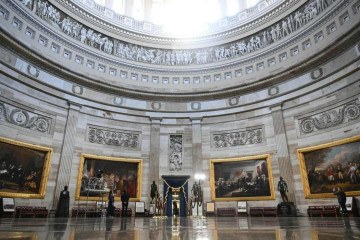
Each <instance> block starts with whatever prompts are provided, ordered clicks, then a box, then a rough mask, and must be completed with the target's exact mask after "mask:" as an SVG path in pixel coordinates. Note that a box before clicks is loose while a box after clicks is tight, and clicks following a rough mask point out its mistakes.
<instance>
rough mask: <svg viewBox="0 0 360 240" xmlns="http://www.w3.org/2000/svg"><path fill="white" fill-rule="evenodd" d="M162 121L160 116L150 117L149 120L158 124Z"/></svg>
mask: <svg viewBox="0 0 360 240" xmlns="http://www.w3.org/2000/svg"><path fill="white" fill-rule="evenodd" d="M161 121H162V118H161V117H150V122H151V124H158V125H160V123H161Z"/></svg>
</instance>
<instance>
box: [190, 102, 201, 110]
mask: <svg viewBox="0 0 360 240" xmlns="http://www.w3.org/2000/svg"><path fill="white" fill-rule="evenodd" d="M200 109H201V103H200V102H192V103H191V110H193V111H198V110H200Z"/></svg>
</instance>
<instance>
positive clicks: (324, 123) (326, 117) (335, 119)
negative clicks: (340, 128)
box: [298, 100, 360, 135]
mask: <svg viewBox="0 0 360 240" xmlns="http://www.w3.org/2000/svg"><path fill="white" fill-rule="evenodd" d="M358 119H360V101H359V100H355V101H352V102H348V103H345V104H343V105H340V106H337V107H334V108H332V109H329V110H326V111H323V112H320V113H316V114H314V115H311V116H308V117H305V118H299V119H298V123H299V129H300V134H301V135H304V134H308V133H312V132H316V131H320V130H324V129H327V128H331V127H334V126H337V125H340V124H344V123H347V122H350V121H353V120H358Z"/></svg>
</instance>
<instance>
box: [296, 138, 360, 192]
mask: <svg viewBox="0 0 360 240" xmlns="http://www.w3.org/2000/svg"><path fill="white" fill-rule="evenodd" d="M297 155H298V160H299V166H300V173H301V178H302V183H303V187H304V195H305V198H307V199H316V198H335V197H336V196H335V195H334V194H333V188H334V187H341V188H342V189H343V190H344V191H345V192H346V195H347V196H358V195H360V135H357V136H354V137H350V138H346V139H341V140H338V141H333V142H329V143H325V144H321V145H317V146H311V147H305V148H300V149H298V150H297Z"/></svg>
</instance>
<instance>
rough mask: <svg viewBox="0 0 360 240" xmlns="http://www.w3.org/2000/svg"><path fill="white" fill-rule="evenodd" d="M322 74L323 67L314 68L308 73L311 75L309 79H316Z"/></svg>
mask: <svg viewBox="0 0 360 240" xmlns="http://www.w3.org/2000/svg"><path fill="white" fill-rule="evenodd" d="M323 74H324V71H323V69H322V68H321V67H320V68H318V69H315V70H314V71H312V72H311V74H310V76H311V79H313V80H316V79H318V78H321V77H322V75H323Z"/></svg>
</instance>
